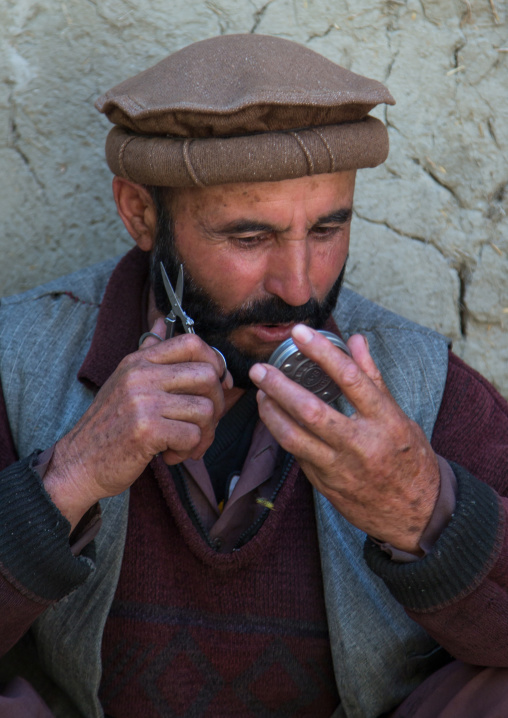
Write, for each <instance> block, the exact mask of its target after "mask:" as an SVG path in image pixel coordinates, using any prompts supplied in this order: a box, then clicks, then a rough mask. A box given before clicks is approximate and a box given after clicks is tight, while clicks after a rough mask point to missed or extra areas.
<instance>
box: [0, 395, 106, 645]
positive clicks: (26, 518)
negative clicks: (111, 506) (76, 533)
mask: <svg viewBox="0 0 508 718" xmlns="http://www.w3.org/2000/svg"><path fill="white" fill-rule="evenodd" d="M36 456H37V452H36V453H34V454H32V456H29V457H26V458H23V459H21V460H18V457H17V455H16V450H15V447H14V443H13V440H12V436H11V431H10V428H9V422H8V418H7V412H6V409H5V402H4V399H3V394H2V392H1V387H0V605H1V606H2V611H0V655H3V654H4V653H6V652H7V651H8V650H9V648H11V647H12V646H13V645H14V644H15V643H16V642H17V641H18V640H19V638H21V636H22V635H23V634H24V633H25V632H26V631H27V629H28V628H29V627H30V625H31V624H32V623H33V621H34V620H35V619H36V618H37V617H38V616H39V615H40V614H41V613H42V612H43V611H44V610H45V609H46V608H47V607H48V606H50V605H52V604H53V603H55V602H56V601H58V600H59V599H61V598H63V597H64V596H66V595H67V594H69V593H70V592H71V591H73V590H74V589H75V588H77V587H78V586H79V585H81V584H82V583H83V582H84V581H85V580H86V578H87V577H88V575H89V574H90V573H91V571H92V570H93V561H92V559H91V555H92V554H91V552H92V550H93V549H92V547H90V549H89V551H88V555H87V551H86V550H85V552H83V554H82V555H81V556H78V557H75V556H74V555H73V554H72V551H71V547H70V545H69V529H70V526H69V523H68V521H67V520H66V519H65V518H64V517H63V516H62V514H61V513H60V512H59V511H58V509H57V508H56V506H55V505H54V504H53V502H52V501H51V499H50V497H49V495H48V494H47V492H46V491H45V489H44V485H43V483H42V481H41V479H40V476H39V474H38V472H37V471H35V470H34V468H33V464H34V460H35V457H36Z"/></svg>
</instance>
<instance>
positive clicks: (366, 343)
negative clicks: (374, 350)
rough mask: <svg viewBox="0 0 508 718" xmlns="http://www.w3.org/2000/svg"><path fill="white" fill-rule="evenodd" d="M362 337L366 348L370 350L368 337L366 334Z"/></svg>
mask: <svg viewBox="0 0 508 718" xmlns="http://www.w3.org/2000/svg"><path fill="white" fill-rule="evenodd" d="M362 337H363V341H364V342H365V346H366V347H367V349H368V348H369V340H368V339H367V337H366V336H365V334H362Z"/></svg>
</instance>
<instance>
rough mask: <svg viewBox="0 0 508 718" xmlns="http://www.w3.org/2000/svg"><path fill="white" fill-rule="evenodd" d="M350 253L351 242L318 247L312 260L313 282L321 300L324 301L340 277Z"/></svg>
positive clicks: (311, 272)
mask: <svg viewBox="0 0 508 718" xmlns="http://www.w3.org/2000/svg"><path fill="white" fill-rule="evenodd" d="M348 251H349V242H340V243H334V244H331V245H318V246H316V247H315V249H314V252H313V254H312V259H311V269H310V275H311V281H312V285H313V287H314V291H315V293H316V296H317V298H318V299H319V300H321V299H323V298H324V297H325V296H326V295H327V294H328V292H329V290H330V289H331V288H332V286H333V284H334V282H335V280H336V279H337V277H338V276H339V274H340V272H341V271H342V268H343V266H344V263H345V262H346V259H347V255H348Z"/></svg>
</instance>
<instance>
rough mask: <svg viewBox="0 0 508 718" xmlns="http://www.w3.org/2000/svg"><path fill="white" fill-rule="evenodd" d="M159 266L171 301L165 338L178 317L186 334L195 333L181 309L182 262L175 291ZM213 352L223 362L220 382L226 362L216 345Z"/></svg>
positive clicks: (186, 315) (162, 266) (171, 336)
mask: <svg viewBox="0 0 508 718" xmlns="http://www.w3.org/2000/svg"><path fill="white" fill-rule="evenodd" d="M160 267H161V274H162V281H163V282H164V289H165V290H166V294H167V295H168V299H169V301H170V302H171V311H170V312H169V314H168V315H167V317H165V319H164V323H165V324H166V339H172V338H173V335H174V333H175V324H176V320H177V319H179V320H180V321H181V323H182V327H183V330H184V332H185V333H186V334H195V333H196V332H195V331H194V319H192V317H189V315H188V314H186V312H185V311H184V310H183V308H182V296H183V264H181V265H180V269H179V270H178V278H177V280H176V291H175V290H174V289H173V285H172V284H171V282H170V281H169V277H168V274H167V272H166V268H165V267H164V265H163V264H162V262H161V263H160ZM212 349H213V350H214V352H215V353H216V354H217V355H218V356H219V357H220V359H222V363H223V372H222V376H221V378H220V381H221V383H222V382H223V381H224V379H225V378H226V374H227V373H228V366H227V364H226V359H225V357H224V354H223V353H222V352H220V351H219V350H218V349H217V348H216V347H212Z"/></svg>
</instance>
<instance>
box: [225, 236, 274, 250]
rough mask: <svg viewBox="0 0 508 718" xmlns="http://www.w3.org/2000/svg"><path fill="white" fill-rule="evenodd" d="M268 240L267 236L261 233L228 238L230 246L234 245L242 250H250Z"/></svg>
mask: <svg viewBox="0 0 508 718" xmlns="http://www.w3.org/2000/svg"><path fill="white" fill-rule="evenodd" d="M269 238H270V235H269V234H266V233H263V234H247V235H237V236H231V237H229V238H228V239H229V241H230V242H231V244H234V245H236V246H237V247H242V248H244V249H250V248H254V247H258V246H259V245H260V244H263V243H264V242H266V241H267V240H268V239H269Z"/></svg>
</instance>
